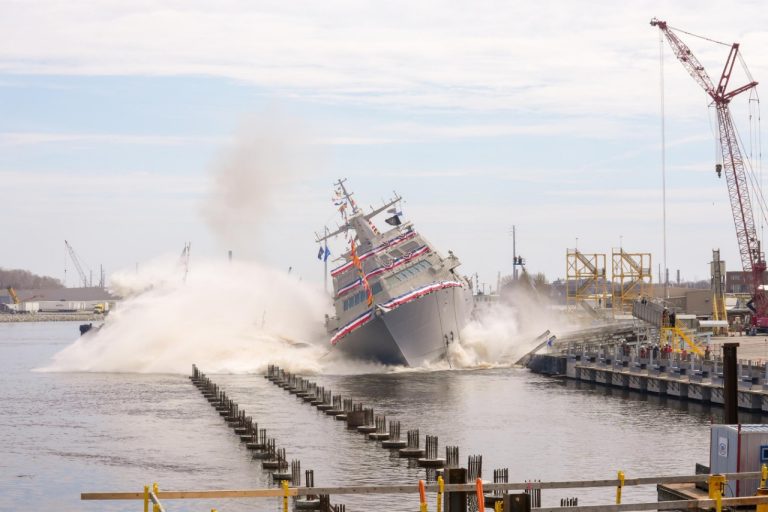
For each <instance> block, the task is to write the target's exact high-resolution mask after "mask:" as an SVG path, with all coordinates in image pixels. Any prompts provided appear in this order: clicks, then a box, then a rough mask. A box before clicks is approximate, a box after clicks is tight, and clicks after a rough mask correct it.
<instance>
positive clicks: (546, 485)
mask: <svg viewBox="0 0 768 512" xmlns="http://www.w3.org/2000/svg"><path fill="white" fill-rule="evenodd" d="M757 479H759V480H760V490H759V491H758V495H757V496H747V497H740V498H725V497H723V489H724V488H725V484H726V482H727V481H729V480H757ZM766 480H768V468H766V466H763V468H762V471H753V472H742V473H726V474H720V475H706V474H704V475H683V476H653V477H638V478H627V477H626V476H625V474H624V472H623V471H619V472H618V475H617V478H615V479H605V480H571V481H556V482H512V483H489V482H483V481H482V480H481V479H479V478H478V479H477V480H476V481H475V482H474V483H465V484H446V483H445V482H444V481H443V479H442V476H439V477H438V479H437V482H435V483H429V484H428V483H425V482H424V481H423V480H420V481H419V482H418V484H417V485H412V484H408V485H367V486H346V487H290V486H289V485H288V482H287V481H284V482H282V486H281V487H280V488H268V489H244V490H197V491H160V489H159V487H158V485H157V484H156V483H155V484H153V485H152V487H151V488H150V486H145V487H144V490H143V492H87V493H82V494H81V496H80V498H81V499H82V500H143V502H144V512H149V506H150V505H152V510H153V512H165V509H164V507H163V505H162V503H161V500H177V499H182V500H189V499H227V498H281V501H282V509H283V512H288V509H289V499H290V498H298V497H307V496H315V497H316V496H320V495H328V496H338V495H365V494H412V495H416V493H418V496H419V508H420V511H421V512H427V494H428V493H436V503H437V512H442V508H443V504H444V503H445V502H446V500H447V499H448V496H446V495H450V494H451V493H466V494H473V493H474V494H476V495H477V498H478V499H477V504H478V509H479V511H480V512H485V501H486V498H487V496H486V494H485V492H486V491H507V492H509V491H526V490H531V489H579V488H599V487H615V488H616V499H615V503H614V504H610V505H587V506H565V507H542V508H537V509H536V510H537V512H623V511H629V510H693V509H702V508H714V509H715V510H716V511H717V512H720V511H721V510H722V508H723V507H733V506H748V505H761V507H760V508H763V507H764V506H768V490H766ZM697 482H708V484H709V497H708V499H690V500H675V501H663V502H656V501H654V502H648V503H628V504H622V503H621V499H622V489H623V488H624V487H629V486H638V485H654V484H655V485H658V484H680V483H697ZM761 490H763V491H764V492H765V494H764V495H761V492H760V491H761ZM515 496H522V495H521V494H506V495H502V496H501V497H500V498H502V499H500V500H496V502H495V504H494V510H496V511H501V510H505V509H504V501H503V500H509V499H514V497H515ZM524 502H525V504H524V505H523V509H530V500H529V499H526V500H524ZM511 508H514V509H515V510H521V509H520V508H519V507H518V506H516V507H511ZM507 510H510V509H507Z"/></svg>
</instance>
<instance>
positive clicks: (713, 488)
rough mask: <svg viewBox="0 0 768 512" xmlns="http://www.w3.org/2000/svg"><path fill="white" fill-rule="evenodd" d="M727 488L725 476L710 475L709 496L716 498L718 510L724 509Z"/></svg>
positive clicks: (720, 511) (716, 508)
mask: <svg viewBox="0 0 768 512" xmlns="http://www.w3.org/2000/svg"><path fill="white" fill-rule="evenodd" d="M724 489H725V477H724V476H723V475H712V476H710V477H709V497H710V498H711V499H713V500H715V510H716V512H722V511H723V490H724Z"/></svg>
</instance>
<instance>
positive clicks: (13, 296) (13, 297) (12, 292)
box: [8, 286, 21, 304]
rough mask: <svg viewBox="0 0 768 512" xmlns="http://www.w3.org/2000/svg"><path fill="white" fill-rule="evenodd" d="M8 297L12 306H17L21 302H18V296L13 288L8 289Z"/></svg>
mask: <svg viewBox="0 0 768 512" xmlns="http://www.w3.org/2000/svg"><path fill="white" fill-rule="evenodd" d="M8 295H10V296H11V300H12V301H13V303H14V304H19V303H20V302H21V301H20V300H19V296H18V295H16V290H14V289H13V286H9V287H8Z"/></svg>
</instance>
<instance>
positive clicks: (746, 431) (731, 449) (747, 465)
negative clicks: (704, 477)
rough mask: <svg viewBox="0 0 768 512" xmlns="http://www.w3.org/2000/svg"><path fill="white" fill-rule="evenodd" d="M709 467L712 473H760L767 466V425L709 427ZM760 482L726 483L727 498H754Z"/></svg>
mask: <svg viewBox="0 0 768 512" xmlns="http://www.w3.org/2000/svg"><path fill="white" fill-rule="evenodd" d="M710 428H711V430H710V432H711V438H710V446H709V450H710V451H709V465H710V468H711V472H712V473H713V474H717V473H743V472H745V471H760V468H761V467H762V465H763V464H768V425H712V426H711V427H710ZM759 484H760V481H759V480H756V479H755V480H740V481H736V480H729V481H728V482H726V487H725V493H724V495H725V496H726V497H729V498H732V497H741V496H754V495H755V493H756V492H757V487H758V485H759Z"/></svg>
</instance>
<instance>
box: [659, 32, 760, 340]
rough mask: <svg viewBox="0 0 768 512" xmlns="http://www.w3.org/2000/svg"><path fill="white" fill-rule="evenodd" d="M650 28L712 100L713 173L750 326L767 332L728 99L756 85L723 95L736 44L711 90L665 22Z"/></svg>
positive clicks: (743, 174)
mask: <svg viewBox="0 0 768 512" xmlns="http://www.w3.org/2000/svg"><path fill="white" fill-rule="evenodd" d="M651 26H654V27H658V28H659V30H661V33H662V34H663V35H664V37H665V38H666V39H667V42H668V43H669V45H670V46H671V47H672V51H673V52H674V54H675V57H677V60H679V61H680V62H681V63H682V65H683V67H684V68H685V69H686V71H688V74H689V75H691V77H693V79H694V80H696V83H698V84H699V85H700V86H701V88H702V89H704V91H706V93H707V94H708V95H709V97H710V98H712V101H713V103H714V104H715V109H716V110H717V127H718V131H719V135H720V151H721V153H722V158H723V163H722V166H721V165H720V164H716V166H715V171H716V172H717V175H718V177H719V176H720V175H721V173H723V172H724V173H725V181H726V183H727V184H728V196H729V198H730V201H731V212H732V213H733V221H734V223H735V225H736V238H737V240H738V243H739V252H740V254H741V265H742V268H743V269H744V271H745V272H749V273H750V274H751V285H752V286H751V288H752V300H750V301H749V303H748V304H747V305H748V306H749V308H750V310H752V313H753V314H752V315H751V317H752V318H751V324H752V326H753V327H755V328H756V329H757V330H761V331H763V330H768V296H766V293H765V290H764V289H763V275H764V273H765V269H766V263H765V255H764V254H763V252H762V250H761V248H760V240H759V239H758V237H757V229H755V219H754V215H753V213H752V203H751V200H750V195H749V192H750V190H749V187H748V184H747V175H746V170H745V167H744V158H743V157H742V153H741V149H740V148H739V142H738V135H737V134H736V129H735V127H734V125H733V119H732V117H731V112H730V109H729V108H728V105H729V103H730V102H731V100H732V99H733V98H734V97H735V96H737V95H738V94H741V93H743V92H745V91H749V90H750V89H753V88H754V87H755V86H756V85H757V82H755V81H754V80H752V77H751V76H749V77H748V78H749V80H750V82H749V83H747V84H745V85H742V86H741V87H737V88H736V89H733V90H732V91H730V92H726V89H727V88H728V82H729V81H730V79H731V72H732V71H733V66H734V64H735V63H736V58H737V56H738V53H739V44H738V43H733V44H732V45H731V51H730V53H729V54H728V59H727V60H726V61H725V67H724V68H723V72H722V74H721V75H720V81H719V82H718V84H717V87H715V85H714V83H713V82H712V80H711V79H710V78H709V75H708V74H707V72H706V70H705V69H704V66H702V65H701V63H700V62H699V60H698V59H697V58H696V57H695V56H694V55H693V52H691V49H690V48H688V46H686V45H685V43H683V42H682V41H681V40H680V38H678V37H677V34H675V33H674V32H673V31H672V29H671V28H670V27H669V25H667V22H666V21H661V20H658V19H656V18H653V19H652V20H651ZM755 192H756V195H755V198H756V200H757V201H758V205H759V206H761V207H762V203H761V202H760V201H761V197H762V195H761V193H760V191H759V190H756V191H755Z"/></svg>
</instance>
